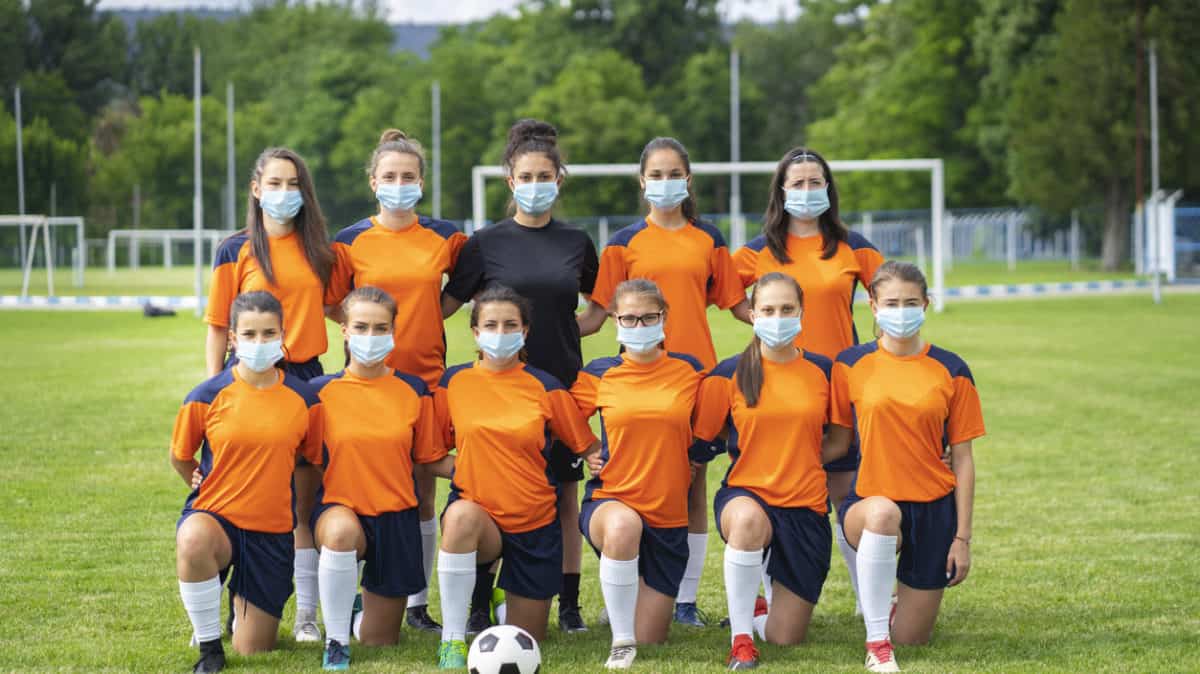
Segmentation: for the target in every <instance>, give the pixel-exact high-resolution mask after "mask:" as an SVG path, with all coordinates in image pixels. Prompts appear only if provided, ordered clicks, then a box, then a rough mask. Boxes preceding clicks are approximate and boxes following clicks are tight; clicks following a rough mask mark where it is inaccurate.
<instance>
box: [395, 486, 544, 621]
mask: <svg viewBox="0 0 1200 674" xmlns="http://www.w3.org/2000/svg"><path fill="white" fill-rule="evenodd" d="M459 498H461V497H460V496H459V495H458V491H457V490H455V489H451V490H450V496H449V497H448V498H447V499H446V509H448V508H450V504H451V503H454V502H455V501H457V500H458V499H459ZM445 514H446V510H445V509H443V510H442V515H445ZM496 528H497V529H499V530H500V576H499V578H498V579H497V581H496V585H497V586H498V587H499V588H500V589H502V590H504V591H505V592H511V593H513V594H515V595H517V596H518V597H525V598H527V599H539V600H546V599H552V598H553V597H554V595H556V594H558V592H559V590H560V589H562V557H563V544H562V525H561V524H559V522H558V518H557V517H556V518H555V519H554V521H553V522H551V523H550V524H547V525H546V526H544V527H542V528H540V529H534V530H533V531H523V532H521V533H509V532H507V531H505V530H504V529H502V528H500V527H499V526H497V527H496ZM417 540H418V541H420V539H419V538H418V539H417ZM417 551H418V553H419V552H420V547H419V546H418V547H417ZM492 561H495V560H490V559H480V560H478V562H479V563H480V564H490V563H491V562H492Z"/></svg>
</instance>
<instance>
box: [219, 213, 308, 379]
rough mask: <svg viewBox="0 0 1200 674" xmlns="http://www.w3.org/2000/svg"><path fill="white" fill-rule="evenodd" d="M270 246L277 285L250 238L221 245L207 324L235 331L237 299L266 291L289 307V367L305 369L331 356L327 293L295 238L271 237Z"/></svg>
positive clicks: (285, 311)
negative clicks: (233, 320) (265, 271)
mask: <svg viewBox="0 0 1200 674" xmlns="http://www.w3.org/2000/svg"><path fill="white" fill-rule="evenodd" d="M267 246H268V248H269V250H270V254H271V271H272V272H274V273H275V283H274V284H271V283H268V282H267V277H266V276H263V273H262V269H261V268H260V267H259V266H258V261H257V260H255V259H254V252H253V250H252V248H251V244H250V237H249V236H247V235H246V234H245V233H240V234H234V235H233V236H231V237H229V238H228V239H225V240H224V241H222V242H221V245H220V247H219V248H217V261H216V263H215V264H214V265H213V275H212V281H211V283H210V284H209V288H208V306H207V307H206V308H205V311H204V322H205V323H208V324H209V325H215V326H217V327H220V328H227V327H229V308H230V306H232V305H233V300H234V298H236V297H237V296H238V295H240V294H241V293H244V292H249V291H251V290H265V291H267V292H269V293H271V294H272V295H274V296H275V299H278V300H279V303H280V304H282V305H283V347H284V349H285V352H284V355H286V356H287V360H288V361H289V362H292V363H303V362H305V361H307V360H311V359H313V358H316V357H317V356H319V355H321V354H323V353H325V349H327V348H328V347H329V342H328V340H327V339H326V337H325V288H324V286H323V285H322V284H321V279H320V277H318V276H317V274H316V273H315V272H314V271H313V269H312V267H311V266H309V264H308V258H307V257H305V256H304V246H303V244H302V243H301V241H300V237H299V236H298V235H297V234H296V233H295V232H292V233H291V234H287V235H285V236H279V237H276V236H268V237H267Z"/></svg>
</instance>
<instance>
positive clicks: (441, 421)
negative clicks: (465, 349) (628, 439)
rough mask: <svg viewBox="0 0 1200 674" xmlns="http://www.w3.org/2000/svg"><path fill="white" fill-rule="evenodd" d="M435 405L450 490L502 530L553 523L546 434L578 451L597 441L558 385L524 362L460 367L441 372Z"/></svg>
mask: <svg viewBox="0 0 1200 674" xmlns="http://www.w3.org/2000/svg"><path fill="white" fill-rule="evenodd" d="M434 408H435V410H436V414H437V422H438V427H439V428H440V429H441V431H442V434H443V436H444V437H443V440H444V442H445V445H446V446H447V447H457V448H458V454H457V458H456V460H455V465H454V478H453V480H452V481H451V485H450V486H451V488H452V489H454V490H455V491H457V492H458V494H459V495H460V496H461V497H462V498H466V499H470V500H471V501H474V502H475V503H478V504H479V505H480V506H482V507H483V508H484V510H487V511H488V513H489V514H490V515H491V516H492V519H494V520H495V521H496V525H497V526H499V527H500V528H501V529H502V530H504V531H506V532H508V533H522V532H525V531H533V530H534V529H540V528H541V527H544V526H547V525H549V524H550V523H552V522H553V521H554V520H555V519H557V518H558V507H557V496H556V493H555V485H554V483H553V482H552V481H551V479H550V477H549V474H548V471H547V457H548V456H549V452H550V445H551V438H550V435H551V434H553V435H554V436H555V437H557V438H558V439H559V440H561V441H562V442H563V443H564V444H565V445H567V446H568V447H570V448H571V450H572V451H574V452H575V453H577V454H580V453H583V452H584V451H585V450H587V448H588V447H590V446H591V445H592V443H593V442H595V441H596V436H595V435H593V434H592V430H591V429H590V428H588V425H587V421H586V420H585V419H584V418H583V417H582V416H581V415H580V414H579V410H578V409H577V408H576V407H575V401H574V400H572V399H571V395H570V394H569V393H568V392H567V390H566V388H564V387H563V385H562V383H560V382H559V381H558V380H557V379H555V378H554V377H553V376H552V375H550V374H547V373H546V372H544V371H542V370H539V369H537V368H535V367H532V366H530V365H525V364H519V365H517V366H516V367H512V368H509V369H508V370H504V371H503V372H493V371H491V370H488V369H487V368H485V367H484V366H483V365H482V364H480V363H478V362H475V363H464V364H462V365H456V366H454V367H451V368H449V369H448V370H446V374H444V375H442V381H441V384H440V385H439V386H438V388H437V390H436V391H434Z"/></svg>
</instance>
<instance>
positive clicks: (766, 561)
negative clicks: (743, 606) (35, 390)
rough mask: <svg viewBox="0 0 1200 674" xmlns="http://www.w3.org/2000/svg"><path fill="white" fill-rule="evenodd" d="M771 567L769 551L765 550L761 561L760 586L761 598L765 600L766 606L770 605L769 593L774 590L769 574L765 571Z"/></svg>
mask: <svg viewBox="0 0 1200 674" xmlns="http://www.w3.org/2000/svg"><path fill="white" fill-rule="evenodd" d="M770 566H771V551H770V550H767V554H765V555H763V560H762V586H763V597H764V598H765V599H766V600H767V606H770V605H771V592H772V590H773V589H774V588H772V587H771V583H772V582H774V581H772V580H771V574H770V572H768V571H767V569H768V568H770Z"/></svg>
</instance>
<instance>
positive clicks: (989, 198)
mask: <svg viewBox="0 0 1200 674" xmlns="http://www.w3.org/2000/svg"><path fill="white" fill-rule="evenodd" d="M97 1H98V0H0V25H3V26H5V29H4V30H3V31H0V91H2V93H3V94H4V109H3V111H0V212H5V213H14V212H16V210H17V187H16V182H17V180H16V166H15V162H16V158H15V147H14V145H15V140H16V128H15V118H14V110H13V95H12V94H13V89H14V87H16V86H17V85H19V86H20V87H21V91H22V98H23V124H22V131H23V137H24V154H25V175H26V193H27V206H26V210H27V212H31V213H36V212H48V211H49V210H50V198H51V185H53V190H54V195H55V201H56V204H55V206H56V209H57V211H58V213H60V214H83V215H85V216H86V217H87V218H88V224H89V230H90V233H91V235H93V236H95V235H99V234H102V232H103V231H106V230H107V229H109V228H113V227H129V226H131V225H132V223H133V220H134V215H133V207H132V203H133V192H134V190H135V186H136V189H137V190H138V192H139V194H140V203H141V218H140V219H141V223H142V226H147V227H149V226H153V227H190V226H191V217H192V142H193V141H192V115H193V109H192V100H191V95H192V49H193V46H199V47H200V48H201V50H202V52H203V55H204V69H203V90H204V96H203V98H202V130H203V151H202V154H203V167H204V174H205V180H204V184H203V187H204V196H203V198H204V206H205V208H204V212H205V226H206V227H223V226H225V225H226V223H225V215H224V213H225V209H224V207H223V204H224V201H223V197H222V191H223V189H224V185H225V180H224V176H225V143H226V136H225V133H226V132H225V116H226V106H225V90H226V84H227V83H229V82H232V83H233V85H234V88H235V91H236V104H235V120H236V134H235V138H236V168H237V171H238V184H237V190H238V194H237V195H236V196H237V199H236V203H237V219H238V220H239V221H240V219H241V218H242V217H243V216H242V212H243V210H244V208H245V206H244V204H245V199H246V189H247V186H246V185H245V184H244V183H245V182H246V179H247V174H248V171H249V168H250V166H251V164H252V162H253V160H254V158H255V157H256V156H257V154H258V153H259V152H260V151H261V150H262V149H263V148H264V147H267V146H269V145H287V146H290V147H292V148H294V149H296V150H297V151H299V152H300V153H301V154H302V155H304V156H305V158H306V159H307V160H308V162H309V163H310V167H311V168H312V170H313V173H314V177H315V179H316V183H317V187H318V193H319V195H320V198H321V203H322V207H323V208H324V210H325V212H326V214H327V215H328V217H329V219H330V225H331V227H333V228H339V227H342V226H345V225H348V224H350V223H352V222H354V221H356V220H358V219H359V218H361V217H363V216H364V215H366V214H368V213H370V212H371V211H372V209H373V208H374V207H375V206H374V198H373V195H372V194H371V193H370V190H369V188H368V187H367V182H366V176H365V174H364V172H363V167H364V164H365V162H366V160H367V158H368V156H369V154H370V151H371V149H372V148H373V146H374V144H375V142H376V140H377V138H378V135H379V132H380V131H381V130H382V129H384V128H388V127H398V128H401V129H404V130H405V131H406V132H408V133H409V134H410V135H412V136H414V137H416V138H418V139H420V140H422V141H424V142H426V144H427V145H428V143H429V140H430V132H431V100H430V89H431V85H432V82H433V81H435V80H436V81H437V82H438V83H439V84H440V89H441V113H442V114H441V125H442V150H443V151H442V157H441V164H442V185H443V201H442V203H443V208H442V212H443V216H444V217H449V218H453V219H464V218H469V217H470V209H471V197H470V168H471V167H472V166H474V165H476V164H483V163H492V164H494V163H497V162H498V160H499V156H500V152H501V149H502V147H503V143H504V132H505V130H506V129H507V128H508V126H509V125H510V124H511V123H512V122H513V121H514V120H516V119H518V118H521V117H538V118H543V119H546V120H548V121H551V122H552V123H554V124H555V125H556V126H558V128H559V131H560V134H561V136H560V140H561V145H562V147H563V149H564V151H565V153H566V158H567V161H568V162H569V163H570V162H575V163H593V162H632V161H636V160H637V157H638V155H639V153H640V151H641V148H642V146H643V145H644V144H645V143H646V142H647V141H648V140H649V139H650V138H653V137H654V136H658V135H673V136H676V137H678V138H679V139H680V140H682V141H683V142H684V143H685V144H686V145H687V146H688V149H689V150H690V152H691V154H692V158H693V160H703V161H722V160H727V159H728V158H729V77H730V71H729V68H730V58H729V53H730V50H731V49H737V50H738V52H739V56H740V61H741V68H740V78H741V102H740V105H741V108H740V109H741V119H740V129H741V144H742V158H743V159H745V160H753V161H769V160H775V159H777V158H779V157H780V156H781V155H782V154H783V152H784V151H786V150H787V149H788V148H790V147H792V146H795V145H801V144H804V145H808V146H810V147H812V148H814V149H816V150H818V151H820V152H822V153H823V154H825V155H826V156H828V157H831V158H840V159H868V158H896V157H942V158H944V159H945V160H946V181H947V182H946V198H947V203H948V205H949V206H950V207H952V208H964V207H991V206H1003V205H1020V206H1031V207H1034V208H1036V209H1037V210H1038V211H1039V212H1041V213H1044V214H1045V218H1044V223H1043V224H1042V226H1043V227H1048V228H1052V227H1056V226H1061V224H1062V223H1063V222H1065V220H1064V216H1065V214H1067V213H1069V212H1070V211H1071V210H1073V209H1079V210H1080V212H1081V213H1082V214H1083V221H1084V224H1085V226H1087V227H1089V228H1091V230H1092V231H1094V232H1095V233H1097V234H1102V236H1101V237H1098V238H1100V239H1102V240H1103V246H1102V251H1100V252H1101V253H1102V255H1103V257H1104V260H1105V263H1106V265H1108V266H1115V265H1116V264H1118V263H1119V262H1121V261H1122V260H1124V259H1125V258H1126V257H1127V251H1128V244H1129V242H1128V221H1129V220H1128V219H1129V213H1130V212H1131V210H1132V208H1133V206H1134V205H1135V203H1136V202H1137V201H1138V200H1139V199H1140V198H1142V197H1143V196H1144V195H1145V194H1146V192H1147V190H1148V184H1149V170H1148V169H1147V168H1146V161H1147V158H1148V156H1149V152H1148V150H1146V149H1145V148H1146V147H1147V145H1146V139H1147V137H1148V130H1147V123H1146V119H1147V116H1146V110H1147V105H1148V104H1147V100H1146V99H1147V93H1146V92H1147V84H1146V81H1145V68H1146V65H1145V61H1144V58H1142V56H1141V55H1142V54H1144V53H1145V48H1146V45H1148V44H1149V43H1150V41H1151V40H1153V41H1154V44H1155V45H1156V48H1157V58H1158V73H1159V75H1158V78H1159V79H1158V91H1159V106H1160V108H1159V119H1160V133H1161V136H1162V138H1163V141H1162V144H1161V174H1162V184H1163V185H1164V186H1168V187H1172V188H1183V189H1184V190H1185V194H1186V193H1190V194H1195V193H1196V190H1197V189H1200V164H1198V163H1197V162H1194V161H1192V162H1189V161H1188V160H1189V158H1191V157H1195V156H1197V153H1198V151H1200V124H1197V123H1196V117H1197V115H1198V114H1200V112H1198V111H1200V105H1197V103H1198V102H1200V94H1198V93H1197V87H1196V86H1195V83H1196V82H1198V81H1200V33H1198V32H1197V31H1196V27H1197V26H1200V3H1196V2H1194V0H1136V1H1134V2H1130V1H1128V0H891V1H889V2H879V1H877V0H797V4H798V6H799V10H800V11H799V13H798V15H797V16H796V18H794V19H791V20H782V19H780V20H777V21H773V22H770V23H751V22H742V23H738V24H736V25H726V24H723V23H722V20H721V16H720V13H719V12H718V2H717V0H688V1H687V2H679V1H677V0H571V1H570V2H565V3H564V2H559V1H558V0H533V1H530V2H526V3H525V4H524V5H523V6H522V7H521V9H520V10H519V13H518V14H517V15H515V16H504V15H497V16H495V17H492V18H490V19H488V20H486V21H481V22H477V23H473V24H469V25H462V26H449V27H446V28H444V29H443V30H442V32H441V34H440V36H439V38H438V40H437V41H436V42H435V43H434V44H433V45H432V47H431V49H430V55H429V57H428V58H427V59H422V58H420V57H418V56H417V55H415V54H412V53H409V52H405V51H397V50H395V49H394V48H393V39H394V38H393V32H392V30H391V28H390V27H389V26H388V24H387V23H386V21H385V20H384V17H383V13H382V11H381V9H380V8H379V6H378V5H377V4H376V3H373V2H366V3H364V2H361V1H360V2H353V1H351V0H346V1H344V2H290V3H289V2H284V1H282V0H277V1H270V2H264V1H261V0H254V1H252V2H251V3H250V4H248V5H247V6H246V7H245V8H244V11H242V12H240V13H238V14H236V15H234V16H232V17H230V18H227V19H215V18H204V17H201V16H196V15H189V14H186V13H170V14H162V15H160V16H158V17H156V18H154V19H152V20H146V21H141V22H140V23H138V24H137V25H136V26H135V27H134V28H133V29H132V30H127V29H126V27H125V24H124V23H123V22H122V21H120V20H119V19H118V18H117V17H116V16H114V15H112V14H109V13H105V12H101V11H98V10H97V7H96V3H97ZM1139 74H1140V76H1139ZM1139 179H1140V182H1139ZM839 180H840V189H841V193H842V195H843V210H845V211H864V210H880V209H910V208H913V209H917V208H928V194H929V184H928V176H925V175H921V174H916V173H914V174H903V173H893V174H865V173H864V174H846V175H842V176H839ZM728 182H729V181H728V179H727V178H725V177H703V178H697V179H696V181H695V185H696V188H697V192H698V196H699V197H700V202H701V203H700V206H701V210H702V211H705V212H723V211H725V210H727V206H726V204H727V203H728ZM488 189H489V199H488V202H489V213H488V216H489V217H499V216H501V215H502V214H503V211H502V209H503V208H504V204H505V203H506V201H507V199H506V198H505V195H504V187H503V185H501V184H499V183H498V182H495V183H494V184H490V185H489V188H488ZM766 189H767V186H766V178H765V177H747V178H744V179H743V194H744V197H743V200H744V203H745V209H746V211H747V212H751V213H752V212H755V211H761V210H762V208H763V207H764V206H765V201H766V194H765V190H766ZM430 193H431V186H430V184H429V181H428V180H427V186H426V194H427V198H426V199H425V201H424V202H423V205H422V207H421V208H422V209H423V210H425V211H428V210H429V205H430V202H431V200H430V199H429V198H428V195H429V194H430ZM562 208H563V210H564V215H566V216H567V217H568V218H569V217H570V215H571V214H579V215H583V214H589V215H590V214H605V213H607V214H622V213H635V212H637V211H638V209H639V204H638V195H637V191H636V189H635V186H634V184H633V183H632V181H630V180H629V179H621V178H605V179H599V178H597V179H593V178H587V179H584V178H580V179H577V180H575V181H572V182H571V183H569V184H568V186H567V188H566V189H565V190H564V197H563V203H562Z"/></svg>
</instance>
